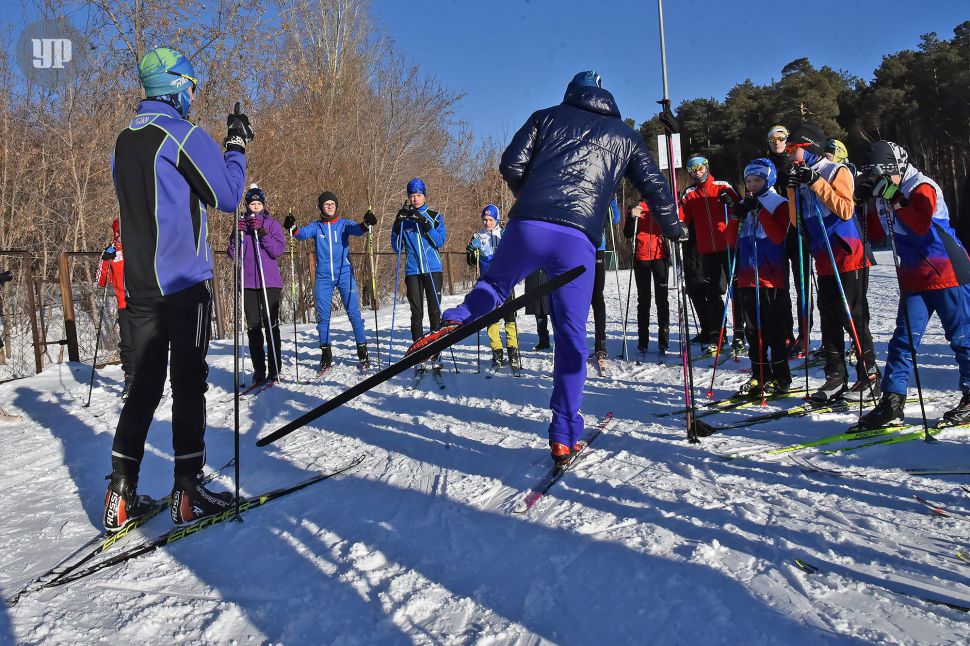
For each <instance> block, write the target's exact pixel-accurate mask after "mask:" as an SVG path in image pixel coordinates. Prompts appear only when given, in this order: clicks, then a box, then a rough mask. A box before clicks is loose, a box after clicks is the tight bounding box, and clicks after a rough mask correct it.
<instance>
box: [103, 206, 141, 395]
mask: <svg viewBox="0 0 970 646" xmlns="http://www.w3.org/2000/svg"><path fill="white" fill-rule="evenodd" d="M111 229H112V231H113V237H112V239H111V244H109V245H108V246H107V247H106V248H105V250H104V253H102V254H101V266H100V267H98V287H104V286H105V285H107V284H108V281H109V280H110V281H111V287H112V288H114V292H115V299H117V301H118V328H119V341H118V351H119V352H120V353H121V369H122V370H124V372H125V386H124V388H123V389H122V390H121V401H125V400H126V399H128V393H129V392H131V385H132V383H133V382H134V380H135V357H134V351H133V349H132V345H131V322H130V321H129V319H128V308H127V306H126V305H127V304H126V302H125V254H124V251H123V250H122V247H121V232H120V227H119V225H118V218H115V219H114V222H112V223H111Z"/></svg>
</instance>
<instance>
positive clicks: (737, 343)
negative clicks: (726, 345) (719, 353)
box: [731, 335, 748, 359]
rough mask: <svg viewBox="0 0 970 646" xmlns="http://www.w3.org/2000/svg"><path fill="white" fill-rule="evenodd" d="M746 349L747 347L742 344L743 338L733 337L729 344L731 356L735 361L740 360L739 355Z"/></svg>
mask: <svg viewBox="0 0 970 646" xmlns="http://www.w3.org/2000/svg"><path fill="white" fill-rule="evenodd" d="M747 347H748V345H747V344H746V343H745V342H744V337H743V336H737V335H735V336H734V341H732V342H731V356H733V357H734V358H735V359H739V358H741V355H742V354H744V351H745V349H746V348H747Z"/></svg>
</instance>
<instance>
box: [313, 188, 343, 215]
mask: <svg viewBox="0 0 970 646" xmlns="http://www.w3.org/2000/svg"><path fill="white" fill-rule="evenodd" d="M328 200H333V203H334V204H336V205H337V206H338V207H339V206H340V201H339V200H338V199H337V196H336V195H334V194H333V193H331V192H330V191H324V192H323V193H320V197H318V198H317V208H318V209H320V213H323V203H324V202H326V201H328Z"/></svg>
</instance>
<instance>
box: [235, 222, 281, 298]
mask: <svg viewBox="0 0 970 646" xmlns="http://www.w3.org/2000/svg"><path fill="white" fill-rule="evenodd" d="M239 221H240V222H242V221H246V222H247V224H248V225H249V230H248V231H247V232H245V234H244V235H243V245H242V248H243V254H242V256H241V257H240V263H241V264H242V267H243V287H244V288H246V289H262V288H263V287H264V286H265V287H283V277H282V276H281V275H280V267H279V264H278V263H277V261H276V259H277V258H279V257H280V256H282V255H283V252H284V251H285V250H286V238H285V237H284V235H283V225H281V224H280V223H279V222H277V221H276V220H274V219H273V218H272V216H270V214H269V211H266V210H263V211H261V212H260V213H251V212H248V211H247V213H246V214H245V215H243V217H241V218H239ZM259 229H262V230H264V231H265V233H264V234H262V236H260V237H257V235H256V232H257V231H258V230H259ZM238 234H239V228H238V227H236V228H233V230H232V233H231V234H230V235H229V246H228V247H227V249H226V251H227V252H228V254H229V257H230V258H235V257H236V238H237V237H238ZM257 249H258V250H259V260H257V259H256V253H255V251H256V250H257ZM257 263H262V267H263V278H265V279H266V283H265V285H264V284H263V281H262V280H261V279H260V273H259V268H260V266H259V265H258V264H257Z"/></svg>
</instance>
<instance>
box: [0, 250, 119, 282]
mask: <svg viewBox="0 0 970 646" xmlns="http://www.w3.org/2000/svg"><path fill="white" fill-rule="evenodd" d="M116 255H117V251H116V250H115V246H114V245H113V244H109V245H108V246H107V247H105V248H104V253H102V254H101V260H114V259H115V256H116ZM0 284H3V283H0Z"/></svg>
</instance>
